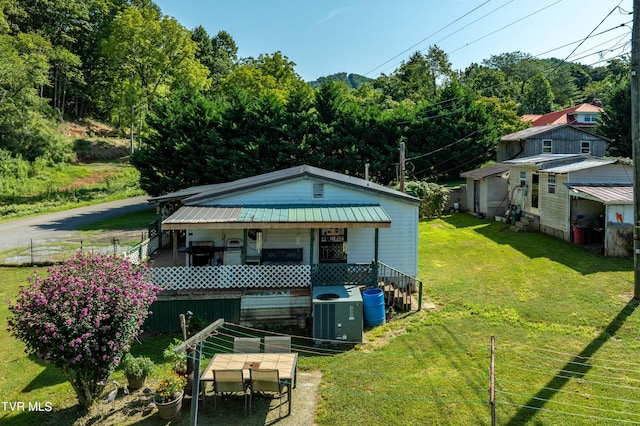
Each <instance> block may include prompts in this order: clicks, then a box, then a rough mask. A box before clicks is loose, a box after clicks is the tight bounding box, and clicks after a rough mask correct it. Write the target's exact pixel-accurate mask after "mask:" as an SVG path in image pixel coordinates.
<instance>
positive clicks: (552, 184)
mask: <svg viewBox="0 0 640 426" xmlns="http://www.w3.org/2000/svg"><path fill="white" fill-rule="evenodd" d="M547 189H548V192H549V194H555V193H556V175H555V174H553V173H549V176H548V177H547Z"/></svg>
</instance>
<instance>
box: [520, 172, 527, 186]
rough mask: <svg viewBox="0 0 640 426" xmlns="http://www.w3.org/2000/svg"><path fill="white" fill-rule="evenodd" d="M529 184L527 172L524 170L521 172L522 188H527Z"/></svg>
mask: <svg viewBox="0 0 640 426" xmlns="http://www.w3.org/2000/svg"><path fill="white" fill-rule="evenodd" d="M526 184H527V172H525V171H524V170H521V171H520V186H525V185H526Z"/></svg>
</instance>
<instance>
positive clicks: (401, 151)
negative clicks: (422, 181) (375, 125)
mask: <svg viewBox="0 0 640 426" xmlns="http://www.w3.org/2000/svg"><path fill="white" fill-rule="evenodd" d="M634 1H639V2H640V0H634ZM404 162H405V159H404V142H400V173H398V181H399V183H400V192H404Z"/></svg>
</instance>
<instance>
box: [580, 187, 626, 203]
mask: <svg viewBox="0 0 640 426" xmlns="http://www.w3.org/2000/svg"><path fill="white" fill-rule="evenodd" d="M569 189H570V194H571V195H573V196H575V197H579V198H584V199H587V200H592V201H598V202H600V203H603V204H633V185H628V184H621V185H615V184H608V185H607V184H599V185H569Z"/></svg>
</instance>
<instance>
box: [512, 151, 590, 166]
mask: <svg viewBox="0 0 640 426" xmlns="http://www.w3.org/2000/svg"><path fill="white" fill-rule="evenodd" d="M584 158H587V155H585V154H538V155H532V156H530V157H520V158H514V159H513V160H505V161H504V162H505V163H507V164H519V165H530V166H540V165H543V164H544V163H553V162H566V161H568V160H575V161H580V160H581V159H584Z"/></svg>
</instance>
